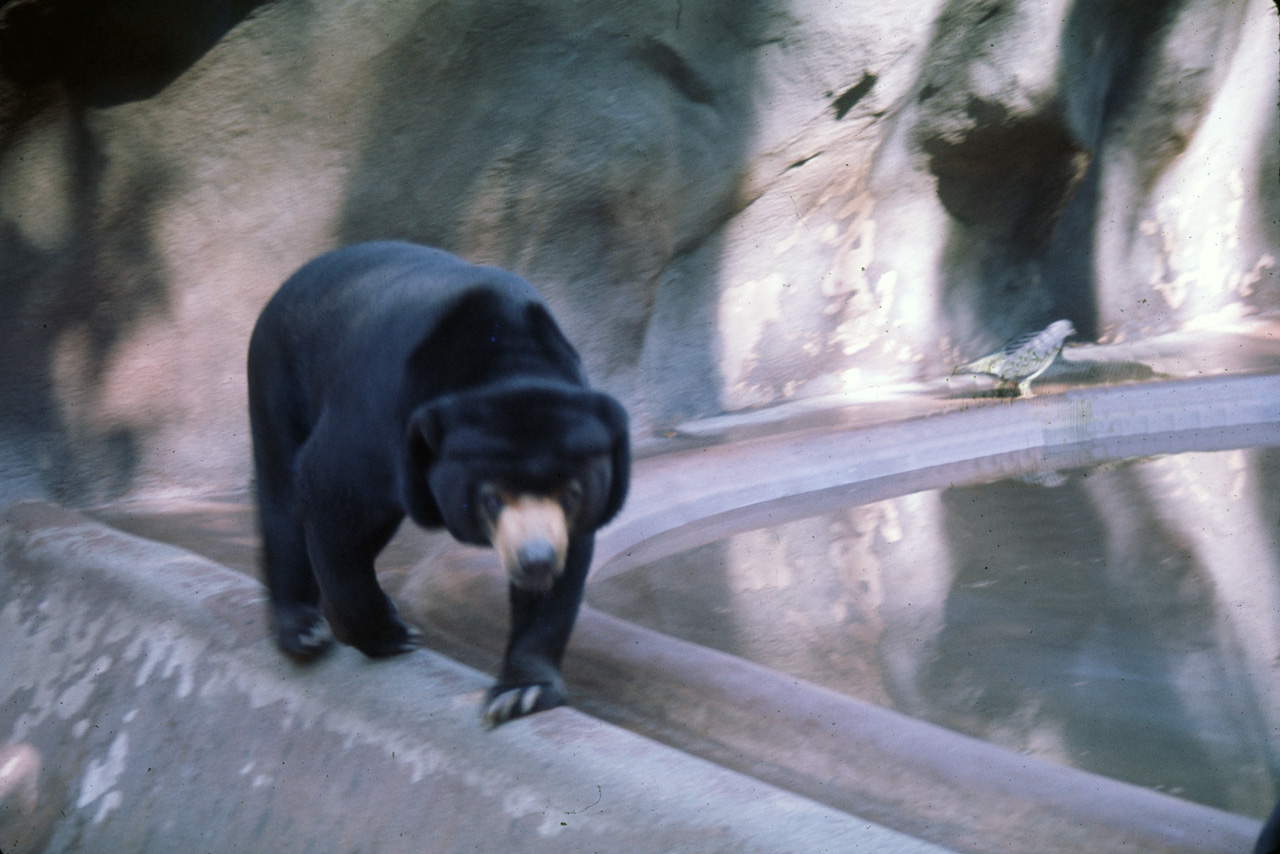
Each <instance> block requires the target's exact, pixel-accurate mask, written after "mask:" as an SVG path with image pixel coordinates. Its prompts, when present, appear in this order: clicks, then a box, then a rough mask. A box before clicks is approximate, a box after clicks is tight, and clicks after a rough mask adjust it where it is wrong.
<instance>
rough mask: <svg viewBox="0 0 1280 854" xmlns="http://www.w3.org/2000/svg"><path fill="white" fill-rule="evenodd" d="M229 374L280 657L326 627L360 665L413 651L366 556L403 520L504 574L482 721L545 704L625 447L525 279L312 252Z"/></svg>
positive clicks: (379, 252) (454, 261) (314, 651)
mask: <svg viewBox="0 0 1280 854" xmlns="http://www.w3.org/2000/svg"><path fill="white" fill-rule="evenodd" d="M248 385H249V421H250V425H251V432H252V438H253V461H254V469H255V473H256V497H257V506H258V524H259V530H260V532H261V535H262V567H263V573H264V576H265V580H266V584H267V590H268V593H269V598H270V618H271V622H272V625H273V628H274V631H275V637H276V642H277V644H278V645H279V647H280V649H281V650H282V651H283V652H284V653H285V654H286V655H288V656H289V657H291V658H293V659H295V660H297V661H302V662H305V661H309V660H311V659H314V658H315V657H317V656H318V655H320V654H321V653H322V652H323V651H324V650H325V649H326V648H327V647H328V646H329V645H330V643H331V638H330V631H331V632H332V636H333V637H336V638H337V639H338V640H340V641H342V642H343V643H346V644H350V645H351V646H354V647H355V648H356V649H359V650H360V651H361V652H363V653H364V654H365V655H369V656H373V657H382V656H390V655H396V654H398V653H402V652H407V651H408V650H410V649H412V648H413V647H414V645H415V634H414V632H413V630H411V629H410V628H409V627H408V626H407V625H405V623H404V622H403V621H402V620H401V619H400V617H399V616H398V615H397V612H396V608H395V605H393V604H392V602H391V600H390V599H389V598H388V597H387V596H386V594H385V593H383V591H382V588H381V587H380V586H379V585H378V582H377V579H376V577H375V575H374V566H373V563H374V558H375V557H376V556H377V554H378V553H379V552H380V551H381V550H382V548H383V547H384V546H385V545H386V544H387V542H388V541H389V540H390V539H391V537H392V535H393V534H394V533H395V531H396V529H397V528H398V527H399V525H400V523H401V521H402V520H403V519H404V517H405V516H406V515H408V516H409V517H410V518H411V519H413V521H414V522H416V523H417V524H419V525H421V526H423V527H426V528H438V527H444V528H447V529H448V531H449V533H450V534H452V535H453V537H454V538H456V539H457V540H459V541H461V542H464V543H470V544H475V545H483V546H492V547H493V548H494V549H495V550H496V551H497V553H498V555H499V557H500V559H501V562H502V565H503V567H504V569H505V570H506V573H507V576H508V580H509V586H510V603H511V627H510V633H509V636H508V640H507V647H506V654H505V656H504V659H503V663H502V668H501V672H500V673H499V675H498V680H497V683H496V684H495V685H494V686H493V687H492V688H491V689H490V690H489V692H488V695H487V697H486V699H485V704H484V708H483V710H482V713H483V719H484V722H485V723H486V724H487V725H490V726H493V725H496V724H500V723H502V722H504V721H507V720H509V719H511V718H515V717H519V716H521V715H526V714H529V713H531V712H536V711H541V710H543V709H549V708H552V707H554V706H558V705H561V704H562V703H564V701H565V688H564V682H563V679H562V678H561V676H560V661H561V658H562V657H563V655H564V650H565V646H566V644H567V643H568V640H569V634H570V632H571V631H572V629H573V623H574V620H575V618H576V617H577V613H578V609H579V606H580V605H581V602H582V592H583V585H584V583H585V581H586V576H587V569H588V567H589V564H590V563H591V554H592V548H593V546H594V543H595V531H596V529H598V528H599V527H600V526H602V525H604V524H605V523H606V522H608V521H609V520H610V519H611V518H613V516H614V515H615V514H616V513H617V512H618V510H619V509H620V508H621V506H622V503H623V501H624V499H625V498H626V494H627V486H628V481H629V476H630V469H631V457H630V454H631V451H630V443H629V439H628V433H627V414H626V411H625V410H624V409H623V407H622V406H621V405H620V404H619V403H618V402H617V401H616V400H614V399H613V398H611V397H609V396H608V395H605V394H602V393H600V392H597V391H593V390H591V388H590V387H589V386H588V384H587V380H586V377H585V375H584V373H583V369H582V365H581V360H580V359H579V357H578V354H577V352H576V351H575V350H574V348H573V346H572V345H571V344H570V343H569V341H568V340H567V339H566V338H565V336H564V335H563V333H561V331H560V329H559V327H558V326H557V325H556V323H555V321H554V320H553V319H552V316H551V313H550V312H549V310H548V308H547V305H546V303H545V302H544V301H543V300H542V298H541V297H540V296H539V295H538V293H537V291H535V290H534V288H533V286H532V285H530V284H529V283H528V282H526V281H525V280H524V279H522V278H520V277H519V276H517V275H515V274H514V273H509V272H506V271H504V270H500V269H496V268H493V267H482V266H475V265H472V264H469V263H467V262H465V261H463V260H462V259H460V258H457V257H455V256H453V255H450V254H449V253H447V252H443V251H440V250H437V249H430V248H427V247H425V246H417V245H414V244H410V243H399V242H378V243H363V244H358V245H355V246H349V247H347V248H343V249H338V250H335V251H333V252H329V253H327V254H325V255H321V256H320V257H318V258H316V259H314V260H312V261H311V262H309V263H308V264H306V265H305V266H303V267H302V268H301V269H300V270H298V272H296V273H295V274H294V275H293V276H291V277H290V278H289V279H288V280H287V281H286V282H285V283H284V284H283V285H282V286H281V287H280V290H279V291H277V292H276V294H275V296H273V297H272V298H271V300H270V301H269V302H268V303H267V305H266V307H265V308H263V310H262V314H261V315H260V316H259V318H258V322H257V325H256V326H255V327H254V330H253V335H252V337H251V338H250V342H249V358H248ZM326 623H327V626H326Z"/></svg>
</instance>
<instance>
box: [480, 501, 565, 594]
mask: <svg viewBox="0 0 1280 854" xmlns="http://www.w3.org/2000/svg"><path fill="white" fill-rule="evenodd" d="M491 541H492V543H493V547H494V548H495V549H496V550H497V552H498V557H499V558H500V559H501V560H502V567H503V569H505V570H506V571H507V576H508V577H509V578H510V579H511V581H512V583H514V584H515V585H516V586H517V587H521V588H524V589H527V590H546V589H548V588H550V587H551V585H552V584H553V583H554V582H555V580H556V579H557V578H559V577H560V573H561V572H563V571H564V559H565V553H566V552H567V551H568V549H569V525H568V521H567V520H566V519H565V516H564V508H563V507H561V506H560V502H559V501H557V500H555V499H554V498H547V497H544V496H533V495H515V496H510V497H508V498H507V501H506V504H505V505H504V506H503V508H502V512H501V513H499V514H498V520H497V523H496V524H495V525H494V528H493V535H492V539H491Z"/></svg>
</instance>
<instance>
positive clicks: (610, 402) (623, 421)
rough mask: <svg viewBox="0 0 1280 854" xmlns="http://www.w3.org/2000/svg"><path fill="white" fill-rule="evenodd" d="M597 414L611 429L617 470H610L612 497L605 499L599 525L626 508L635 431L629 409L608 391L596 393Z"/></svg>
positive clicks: (611, 450)
mask: <svg viewBox="0 0 1280 854" xmlns="http://www.w3.org/2000/svg"><path fill="white" fill-rule="evenodd" d="M596 400H597V403H596V416H597V417H598V418H599V419H600V420H601V421H602V422H603V423H604V426H605V427H606V428H607V429H608V430H609V436H610V439H611V441H610V444H609V462H610V463H611V465H612V467H613V470H612V472H611V473H610V477H611V480H610V482H609V497H608V498H607V499H606V501H605V505H604V510H603V512H602V514H601V516H600V521H599V522H597V523H596V524H597V526H602V525H604V524H605V523H606V522H608V521H609V520H610V519H612V518H613V517H614V516H616V515H618V511H619V510H621V509H622V502H624V501H626V499H627V489H628V488H629V487H630V486H631V434H630V432H629V430H628V423H627V411H626V410H625V409H623V408H622V404H621V403H618V401H616V400H614V399H613V398H612V397H610V396H609V395H607V394H600V395H597V397H596Z"/></svg>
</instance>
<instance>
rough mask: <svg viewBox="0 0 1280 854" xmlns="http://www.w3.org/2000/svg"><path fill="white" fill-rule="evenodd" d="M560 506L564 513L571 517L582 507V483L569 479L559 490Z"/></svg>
mask: <svg viewBox="0 0 1280 854" xmlns="http://www.w3.org/2000/svg"><path fill="white" fill-rule="evenodd" d="M560 506H561V507H563V508H564V515H566V516H568V517H570V518H573V516H575V515H576V514H577V512H578V509H579V508H580V507H582V484H581V483H579V482H578V481H576V480H571V481H569V482H568V483H567V484H566V485H565V488H564V489H563V490H561V492H560Z"/></svg>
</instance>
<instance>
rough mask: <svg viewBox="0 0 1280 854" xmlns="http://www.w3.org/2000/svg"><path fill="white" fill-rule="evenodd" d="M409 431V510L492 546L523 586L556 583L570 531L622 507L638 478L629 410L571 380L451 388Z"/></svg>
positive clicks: (592, 525) (420, 412)
mask: <svg viewBox="0 0 1280 854" xmlns="http://www.w3.org/2000/svg"><path fill="white" fill-rule="evenodd" d="M407 441H408V454H407V459H406V463H407V465H406V471H405V472H404V484H405V496H406V504H407V505H408V510H409V514H410V516H411V517H412V518H413V519H414V521H416V522H418V523H419V524H421V525H425V526H432V525H439V524H443V525H444V526H445V527H446V528H448V530H449V532H450V533H451V534H452V535H453V536H454V537H455V538H456V539H458V540H459V541H460V542H464V543H470V544H473V545H491V546H493V547H494V548H495V549H496V550H497V552H498V555H499V557H500V558H501V560H502V565H503V567H504V569H505V570H506V572H507V575H508V577H509V578H510V579H511V582H512V583H513V584H514V585H516V586H517V587H519V588H521V589H525V590H531V591H542V590H546V589H548V588H550V586H551V585H552V584H553V583H554V582H555V579H556V578H558V577H559V575H560V573H561V572H562V571H563V570H564V564H565V555H566V552H567V550H568V546H569V541H570V540H571V539H572V538H573V537H574V536H577V535H581V534H584V533H590V532H593V531H595V530H596V529H597V528H599V527H600V526H601V525H604V524H605V523H606V522H608V521H609V520H610V519H612V518H613V517H614V515H615V514H616V513H617V512H618V510H619V509H621V507H622V502H623V500H624V499H625V498H626V494H627V486H628V483H629V480H630V471H631V450H630V441H629V439H628V433H627V415H626V411H625V410H624V409H623V408H622V406H621V405H620V404H619V403H618V402H617V401H616V400H614V399H613V398H612V397H609V396H608V395H605V394H601V393H599V392H595V391H591V390H589V389H585V388H581V387H579V386H574V385H570V384H567V383H550V382H548V383H533V382H528V381H522V382H518V383H507V384H498V385H493V386H489V387H486V388H483V389H480V390H473V391H464V392H459V393H456V394H450V395H446V396H444V397H441V398H439V399H437V400H434V401H432V402H431V403H428V404H424V405H423V406H421V407H419V408H418V409H417V410H416V411H415V412H414V413H413V415H412V417H411V418H410V421H409V430H408V439H407Z"/></svg>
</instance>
